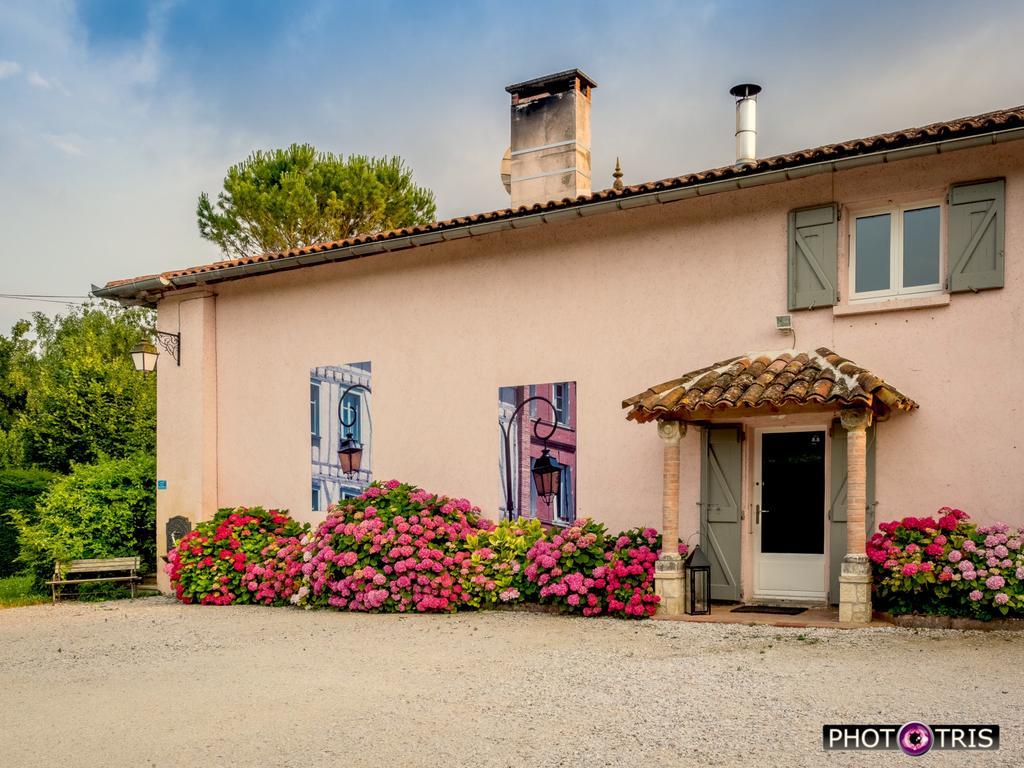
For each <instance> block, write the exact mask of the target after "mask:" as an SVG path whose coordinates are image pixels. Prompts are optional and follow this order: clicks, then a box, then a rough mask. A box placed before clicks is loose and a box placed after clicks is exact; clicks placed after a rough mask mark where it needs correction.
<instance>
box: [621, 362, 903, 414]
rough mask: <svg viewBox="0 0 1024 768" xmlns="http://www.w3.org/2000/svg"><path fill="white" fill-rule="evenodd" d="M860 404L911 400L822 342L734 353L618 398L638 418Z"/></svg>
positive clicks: (888, 406) (892, 405)
mask: <svg viewBox="0 0 1024 768" xmlns="http://www.w3.org/2000/svg"><path fill="white" fill-rule="evenodd" d="M785 406H791V407H796V408H797V409H799V408H800V407H808V408H812V407H813V408H817V409H819V410H820V409H822V408H825V409H829V408H836V409H838V408H841V407H843V406H863V407H870V408H873V409H874V410H875V411H877V412H888V411H893V410H900V411H910V410H913V409H914V408H917V403H915V402H914V401H913V400H911V399H910V398H909V397H907V396H906V395H904V394H903V393H902V392H900V391H899V390H897V389H896V388H895V387H893V386H892V385H890V384H887V383H886V382H885V381H883V380H882V379H880V378H879V377H878V376H876V375H875V374H873V373H871V371H868V370H866V369H864V368H861V367H860V366H858V365H855V364H854V363H852V362H850V361H849V360H847V359H846V358H843V357H840V356H839V355H837V354H836V353H835V352H833V351H832V350H830V349H826V348H825V347H821V348H820V349H818V350H816V351H814V352H795V351H786V352H763V353H754V354H749V355H740V356H739V357H733V358H730V359H728V360H723V361H722V362H720V363H715V364H714V365H711V366H708V367H707V368H701V369H699V370H696V371H690V372H689V373H686V374H683V375H682V376H680V377H679V378H678V379H672V380H671V381H666V382H665V383H664V384H659V385H657V386H654V387H651V388H650V389H648V390H647V391H645V392H642V393H640V394H639V395H636V396H634V397H631V398H629V399H627V400H623V401H622V407H623V408H629V409H630V410H629V413H628V414H627V416H626V418H628V419H631V420H633V421H638V422H646V421H652V420H654V419H657V420H661V421H695V420H701V419H706V418H708V417H709V416H710V415H711V414H712V413H713V412H715V411H742V410H753V409H765V410H769V411H771V410H774V409H779V408H783V407H785Z"/></svg>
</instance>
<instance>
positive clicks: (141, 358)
mask: <svg viewBox="0 0 1024 768" xmlns="http://www.w3.org/2000/svg"><path fill="white" fill-rule="evenodd" d="M152 333H153V335H154V336H156V343H157V344H159V345H160V346H161V347H163V348H164V351H165V352H167V354H169V355H170V356H171V357H173V358H174V362H176V363H177V364H178V365H181V334H180V333H169V332H167V331H157V330H153V331H152ZM159 355H160V351H159V350H158V349H157V348H156V347H155V346H153V343H152V342H151V341H148V340H147V341H140V342H139V343H138V344H136V345H135V346H134V347H132V351H131V356H132V365H133V366H135V370H136V371H141V372H142V373H152V372H153V371H155V370H156V359H157V357H158V356H159Z"/></svg>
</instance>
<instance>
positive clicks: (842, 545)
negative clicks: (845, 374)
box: [828, 424, 876, 603]
mask: <svg viewBox="0 0 1024 768" xmlns="http://www.w3.org/2000/svg"><path fill="white" fill-rule="evenodd" d="M875 437H876V432H875V427H874V426H870V427H868V434H867V464H868V482H867V510H866V515H865V525H866V526H867V532H868V538H869V539H870V538H871V534H872V532H873V531H874V529H875V504H876V501H875ZM831 468H832V471H831V473H830V474H831V478H832V488H831V491H830V493H829V502H830V503H829V508H828V520H829V532H828V533H829V542H828V554H829V557H828V561H829V570H828V574H829V576H828V594H829V602H832V603H837V602H839V572H840V569H841V568H842V564H843V556H844V555H845V554H846V430H845V429H843V428H842V427H841V426H840V425H839V424H834V425H833V427H832V464H831Z"/></svg>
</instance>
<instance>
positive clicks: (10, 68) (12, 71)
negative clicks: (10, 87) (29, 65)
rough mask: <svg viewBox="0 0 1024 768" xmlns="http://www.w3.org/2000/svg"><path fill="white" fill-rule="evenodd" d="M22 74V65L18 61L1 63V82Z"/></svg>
mask: <svg viewBox="0 0 1024 768" xmlns="http://www.w3.org/2000/svg"><path fill="white" fill-rule="evenodd" d="M19 72H21V64H19V63H18V62H16V61H0V80H3V79H4V78H5V77H12V76H14V75H16V74H18V73H19Z"/></svg>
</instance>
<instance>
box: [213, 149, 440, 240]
mask: <svg viewBox="0 0 1024 768" xmlns="http://www.w3.org/2000/svg"><path fill="white" fill-rule="evenodd" d="M435 213H436V206H435V204H434V194H433V193H432V192H431V191H430V190H428V189H426V188H424V187H419V186H416V184H415V183H413V179H412V171H411V170H409V169H408V168H406V167H405V165H404V163H403V162H402V160H401V158H398V157H365V156H363V155H350V156H349V157H347V158H345V157H342V156H339V155H334V154H332V153H330V152H318V151H317V150H316V149H315V148H314V147H312V146H310V145H309V144H293V145H292V146H290V147H288V149H277V150H273V151H270V152H253V153H252V154H251V155H250V156H249V157H248V158H247V159H246V160H244V161H242V162H241V163H239V164H237V165H234V166H232V167H231V168H229V169H228V174H227V176H226V177H225V179H224V189H223V191H222V192H220V193H219V194H218V195H217V202H216V203H213V202H211V200H210V198H209V196H208V195H207V194H206V193H205V192H204V193H203V194H201V195H200V196H199V204H198V206H197V209H196V214H197V217H198V223H199V234H200V235H202V236H203V237H204V238H206V239H207V240H210V241H212V242H214V243H216V244H217V245H218V246H220V248H221V250H222V251H223V252H224V253H225V254H226V255H227V256H252V255H256V254H259V253H265V252H268V251H284V250H288V249H289V248H299V247H302V246H305V245H309V244H310V243H321V242H327V241H331V240H343V239H344V238H346V237H351V236H353V235H356V234H365V233H370V232H379V231H381V230H386V229H394V228H397V227H409V226H413V225H415V224H425V223H428V222H430V221H432V220H433V218H434V215H435Z"/></svg>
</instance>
